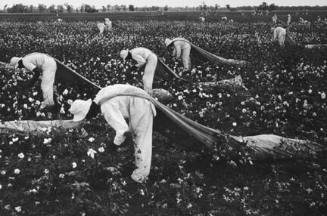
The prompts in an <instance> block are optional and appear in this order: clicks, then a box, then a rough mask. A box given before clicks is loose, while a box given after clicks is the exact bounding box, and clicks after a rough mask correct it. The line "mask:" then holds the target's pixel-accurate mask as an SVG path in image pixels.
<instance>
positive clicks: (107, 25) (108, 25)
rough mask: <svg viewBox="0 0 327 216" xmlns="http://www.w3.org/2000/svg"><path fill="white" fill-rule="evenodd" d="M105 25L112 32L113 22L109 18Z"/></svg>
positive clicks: (106, 19) (105, 20)
mask: <svg viewBox="0 0 327 216" xmlns="http://www.w3.org/2000/svg"><path fill="white" fill-rule="evenodd" d="M104 24H105V25H106V28H107V30H108V31H111V30H112V22H111V20H110V19H109V18H105V19H104Z"/></svg>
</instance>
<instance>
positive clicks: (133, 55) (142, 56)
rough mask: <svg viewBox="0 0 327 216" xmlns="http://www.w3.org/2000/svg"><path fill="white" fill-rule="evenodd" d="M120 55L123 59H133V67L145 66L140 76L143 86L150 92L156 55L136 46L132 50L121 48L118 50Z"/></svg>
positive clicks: (156, 60)
mask: <svg viewBox="0 0 327 216" xmlns="http://www.w3.org/2000/svg"><path fill="white" fill-rule="evenodd" d="M120 57H121V58H122V59H123V60H124V61H131V60H132V61H133V60H134V62H135V65H134V67H136V68H140V67H142V66H145V68H144V72H143V78H142V79H143V88H144V90H145V91H146V92H147V93H149V94H151V92H152V85H153V79H154V74H155V71H156V68H157V64H158V57H157V55H156V54H154V53H153V52H152V51H151V50H149V49H147V48H144V47H137V48H134V49H132V50H128V49H126V50H122V51H121V52H120Z"/></svg>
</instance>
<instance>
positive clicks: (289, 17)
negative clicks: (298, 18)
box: [286, 14, 292, 26]
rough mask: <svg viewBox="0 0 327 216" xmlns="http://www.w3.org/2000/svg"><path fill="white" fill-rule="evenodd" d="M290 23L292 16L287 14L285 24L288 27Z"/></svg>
mask: <svg viewBox="0 0 327 216" xmlns="http://www.w3.org/2000/svg"><path fill="white" fill-rule="evenodd" d="M291 21H292V16H291V14H288V15H287V22H286V23H287V25H288V26H289V25H290V24H291Z"/></svg>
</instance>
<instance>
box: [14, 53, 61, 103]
mask: <svg viewBox="0 0 327 216" xmlns="http://www.w3.org/2000/svg"><path fill="white" fill-rule="evenodd" d="M9 64H10V65H11V66H13V67H16V68H26V69H27V70H29V71H32V72H34V76H33V78H32V79H31V80H29V81H28V82H27V84H28V85H29V86H32V85H34V83H35V82H36V81H37V80H38V78H39V77H40V76H41V73H42V76H41V89H42V93H43V102H42V103H41V109H43V108H45V107H49V106H53V105H54V100H53V85H54V82H55V76H56V71H57V63H56V61H55V59H54V58H52V57H51V56H49V55H47V54H44V53H37V52H35V53H31V54H28V55H26V56H24V57H22V58H21V57H13V58H11V60H10V63H9Z"/></svg>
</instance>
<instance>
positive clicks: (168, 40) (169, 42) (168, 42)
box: [165, 38, 173, 47]
mask: <svg viewBox="0 0 327 216" xmlns="http://www.w3.org/2000/svg"><path fill="white" fill-rule="evenodd" d="M172 42H173V40H170V39H169V38H166V40H165V44H166V47H167V46H169V45H170V44H171V43H172Z"/></svg>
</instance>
